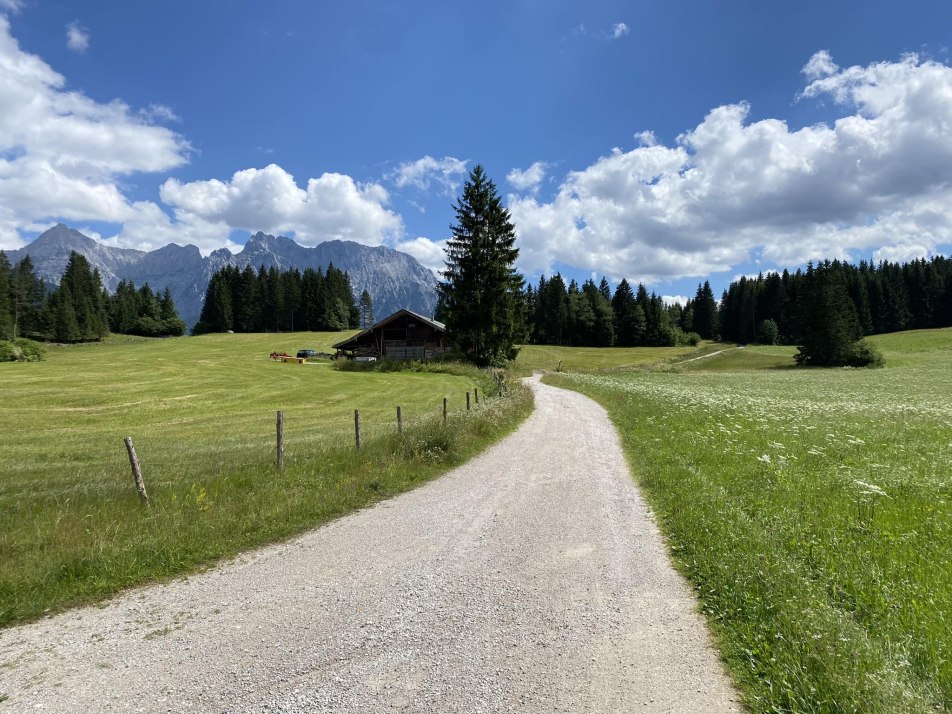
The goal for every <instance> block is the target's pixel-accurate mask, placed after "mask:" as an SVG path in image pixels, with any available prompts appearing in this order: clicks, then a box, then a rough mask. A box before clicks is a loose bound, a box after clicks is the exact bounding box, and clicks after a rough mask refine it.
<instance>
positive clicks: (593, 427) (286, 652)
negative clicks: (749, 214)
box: [0, 379, 740, 713]
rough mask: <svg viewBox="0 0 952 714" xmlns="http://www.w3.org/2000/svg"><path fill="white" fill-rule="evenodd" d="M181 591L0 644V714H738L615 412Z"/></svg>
mask: <svg viewBox="0 0 952 714" xmlns="http://www.w3.org/2000/svg"><path fill="white" fill-rule="evenodd" d="M533 388H534V389H535V392H536V410H535V412H534V413H533V415H532V416H531V417H529V419H528V420H527V421H526V422H525V423H524V424H523V425H522V426H521V427H520V428H519V429H518V430H517V431H516V432H515V433H513V434H512V435H511V436H509V437H508V438H506V439H505V440H503V441H502V442H500V443H498V444H497V445H495V446H494V447H492V448H490V449H489V450H487V451H486V452H485V453H483V454H482V455H481V456H479V457H477V458H476V459H474V460H472V461H471V462H469V463H467V464H466V465H464V466H463V467H461V468H458V469H456V470H454V471H452V472H451V473H449V474H447V475H446V476H444V477H442V478H440V479H438V480H436V481H433V482H431V483H430V484H427V485H426V486H423V487H421V488H419V489H417V490H415V491H413V492H410V493H407V494H404V495H402V496H399V497H397V498H394V499H391V500H389V501H386V502H383V503H381V504H379V505H377V506H375V507H373V508H370V509H366V510H363V511H360V512H358V513H355V514H352V515H350V516H346V517H344V518H341V519H339V520H337V521H335V522H333V523H330V524H328V525H326V526H324V527H322V528H319V529H317V530H315V531H312V532H310V533H308V534H306V535H304V536H302V537H300V538H297V539H295V540H293V541H289V542H287V543H284V544H280V545H276V546H270V547H267V548H264V549H262V550H260V551H257V552H255V553H252V554H249V555H246V556H243V557H241V558H238V559H237V560H235V561H233V562H230V563H228V564H225V565H223V566H221V567H218V568H215V569H214V570H212V571H210V572H207V573H203V574H199V575H195V576H192V577H189V578H187V579H183V580H179V581H175V582H173V583H170V584H168V585H160V586H152V587H148V588H142V589H139V590H136V591H132V592H129V593H126V594H124V595H121V596H119V597H117V598H115V599H114V600H112V601H110V602H109V603H108V604H106V605H105V607H101V608H96V607H91V608H82V609H78V610H73V611H70V612H68V613H64V614H62V615H58V616H56V617H52V618H49V619H46V620H43V621H41V622H38V623H34V624H30V625H26V626H22V627H17V628H12V629H9V630H6V631H2V632H0V692H5V693H6V694H8V695H9V699H8V700H7V701H6V702H3V703H2V704H0V712H2V713H6V712H12V711H16V712H20V711H38V710H41V711H47V712H68V711H74V712H78V711H83V712H97V711H100V712H136V711H144V712H153V711H155V712H166V711H169V712H181V711H190V712H192V711H200V712H320V711H328V712H331V711H332V712H345V711H346V712H351V711H354V712H356V711H367V712H582V711H585V712H619V711H637V712H730V711H740V707H739V705H738V704H737V703H736V702H737V699H738V698H737V695H736V693H735V692H734V690H733V688H732V686H731V684H730V682H729V681H728V679H727V678H726V676H725V675H724V673H723V668H722V667H721V665H720V662H719V661H718V658H717V655H716V653H715V652H714V651H713V649H712V648H711V646H710V643H709V637H708V635H707V632H706V630H705V626H704V624H703V621H702V619H701V617H700V616H699V615H698V614H697V612H696V610H695V607H696V606H695V601H694V599H693V597H692V592H691V590H690V588H689V587H688V586H687V585H686V584H685V582H684V581H683V579H682V578H681V577H680V576H679V575H677V574H676V573H675V571H674V570H672V568H671V566H670V564H669V562H668V559H667V556H666V553H665V548H664V546H663V544H662V540H661V538H660V536H659V534H658V530H657V528H656V526H655V524H654V522H653V520H652V517H651V515H650V513H649V511H648V510H647V508H646V506H645V504H644V502H643V501H642V499H641V497H640V496H639V494H638V492H637V490H636V488H635V487H634V485H633V482H632V479H631V477H630V475H629V471H628V468H627V465H626V463H625V461H624V458H623V456H622V452H621V448H620V445H619V442H618V438H617V436H616V434H615V432H614V429H613V428H612V426H611V424H610V422H609V421H608V418H607V416H606V414H605V412H604V410H603V409H602V408H601V407H599V406H598V405H597V404H595V402H593V401H591V400H590V399H588V398H587V397H584V396H582V395H580V394H576V393H574V392H569V391H565V390H560V389H556V388H554V387H549V386H545V385H542V384H540V383H538V380H537V379H534V380H533Z"/></svg>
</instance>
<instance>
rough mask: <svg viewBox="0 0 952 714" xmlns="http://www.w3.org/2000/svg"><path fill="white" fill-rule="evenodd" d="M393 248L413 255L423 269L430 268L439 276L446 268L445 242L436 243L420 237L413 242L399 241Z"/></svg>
mask: <svg viewBox="0 0 952 714" xmlns="http://www.w3.org/2000/svg"><path fill="white" fill-rule="evenodd" d="M393 247H394V248H396V249H397V250H399V251H402V252H404V253H408V254H410V255H412V256H413V257H414V258H416V259H417V260H418V261H419V262H420V264H421V265H422V266H423V267H425V268H429V269H430V270H432V271H433V272H434V273H436V274H437V275H440V273H441V271H442V270H443V269H444V268H445V267H446V253H445V250H446V241H445V240H441V241H434V240H430V239H429V238H424V237H422V236H420V237H418V238H414V239H413V240H407V241H399V242H398V243H396V244H395V245H394V246H393Z"/></svg>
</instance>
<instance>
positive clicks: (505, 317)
mask: <svg viewBox="0 0 952 714" xmlns="http://www.w3.org/2000/svg"><path fill="white" fill-rule="evenodd" d="M454 211H455V213H456V225H452V226H450V230H451V231H452V237H451V238H450V239H449V240H448V241H447V246H446V270H444V271H443V277H444V280H443V281H441V282H440V283H439V287H438V290H439V292H440V295H441V297H442V300H443V308H444V317H445V319H446V327H447V333H448V334H449V336H450V339H452V340H453V341H454V343H455V345H456V348H457V349H458V350H459V351H460V352H462V353H463V354H465V355H467V356H468V357H469V358H470V359H472V360H473V361H474V362H476V363H477V364H492V363H498V362H501V361H503V360H505V359H511V358H513V357H514V356H515V348H514V344H515V340H516V338H517V336H518V335H519V334H521V332H522V325H521V324H520V323H519V320H520V317H521V314H520V310H519V305H518V294H519V292H520V291H521V290H522V276H521V275H519V273H517V272H516V270H515V262H516V258H517V257H518V255H519V249H518V248H516V247H515V240H516V232H515V227H514V226H513V224H512V221H511V220H510V216H509V211H507V210H506V209H505V208H504V207H503V206H502V200H501V199H500V197H499V195H498V193H497V191H496V186H495V185H494V184H493V182H492V181H491V180H489V178H488V177H487V176H486V173H485V171H484V170H483V167H482V166H480V165H477V166H476V167H475V168H474V169H473V170H472V171H471V172H470V174H469V178H468V179H467V181H466V184H465V185H464V186H463V194H462V196H460V197H459V198H458V199H457V201H456V205H455V206H454Z"/></svg>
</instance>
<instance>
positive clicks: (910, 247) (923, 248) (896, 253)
mask: <svg viewBox="0 0 952 714" xmlns="http://www.w3.org/2000/svg"><path fill="white" fill-rule="evenodd" d="M931 249H932V246H931V245H929V244H926V243H920V244H918V245H916V244H914V243H913V244H910V243H900V244H898V245H884V246H882V247H881V248H879V249H878V250H876V251H874V252H873V260H874V261H875V262H877V263H878V262H880V261H882V260H888V261H889V262H890V263H908V262H909V261H911V260H917V259H919V258H926V257H928V256H929V254H930V253H931Z"/></svg>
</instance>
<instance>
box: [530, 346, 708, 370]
mask: <svg viewBox="0 0 952 714" xmlns="http://www.w3.org/2000/svg"><path fill="white" fill-rule="evenodd" d="M718 349H720V348H718ZM702 353H703V352H699V351H698V349H697V348H696V347H687V346H684V347H561V346H556V345H524V346H522V347H520V348H519V354H518V355H517V356H516V361H515V364H514V369H515V370H516V371H517V372H519V373H520V374H532V372H533V371H535V370H542V371H548V372H556V371H558V370H559V369H561V370H562V371H563V372H598V371H608V370H619V369H627V368H632V367H643V366H646V365H651V364H657V363H659V362H663V361H666V360H674V359H678V358H680V357H685V356H694V355H697V354H702ZM560 365H561V367H560Z"/></svg>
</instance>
